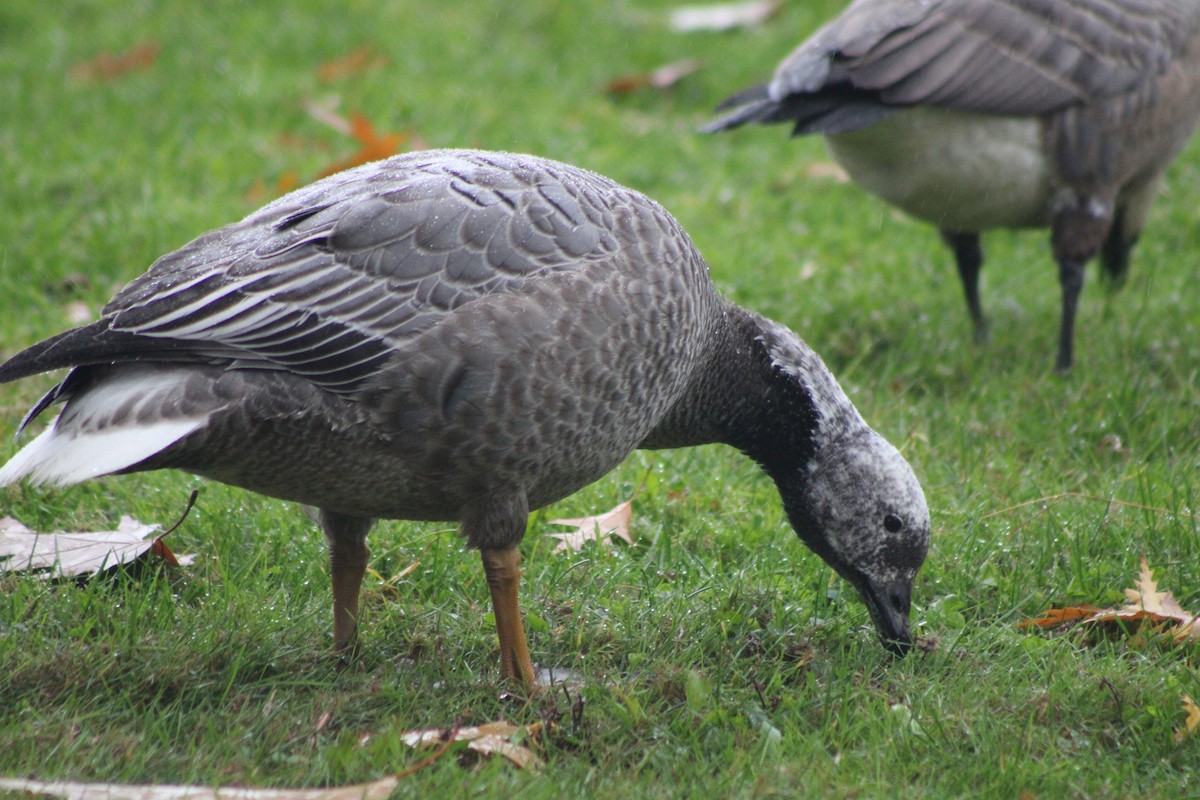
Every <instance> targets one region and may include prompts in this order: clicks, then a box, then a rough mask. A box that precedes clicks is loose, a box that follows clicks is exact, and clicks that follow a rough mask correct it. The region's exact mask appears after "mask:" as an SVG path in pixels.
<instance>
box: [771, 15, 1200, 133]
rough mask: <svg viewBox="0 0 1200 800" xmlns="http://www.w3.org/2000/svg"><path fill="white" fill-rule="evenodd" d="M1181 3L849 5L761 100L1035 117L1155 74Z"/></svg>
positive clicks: (1180, 44)
mask: <svg viewBox="0 0 1200 800" xmlns="http://www.w3.org/2000/svg"><path fill="white" fill-rule="evenodd" d="M1192 6H1194V2H1193V0H1182V1H1180V0H1123V1H1122V2H1116V1H1115V0H1088V1H1087V2H1064V0H932V1H931V0H858V1H857V2H855V3H853V4H852V5H851V6H850V7H849V8H848V9H847V10H846V11H845V12H844V13H843V14H842V15H841V16H839V17H838V18H837V19H835V20H833V21H832V22H830V23H829V24H828V25H826V26H825V27H824V28H822V29H821V30H819V31H818V32H817V33H816V34H814V35H813V36H812V38H810V39H809V40H808V41H806V42H805V43H804V44H803V45H801V46H800V47H799V48H798V49H797V50H795V51H794V52H793V53H792V54H791V55H789V56H788V57H787V58H786V59H785V60H784V61H783V62H782V63H781V64H780V66H779V68H778V69H777V71H776V73H775V76H774V79H773V80H772V82H771V83H770V84H769V86H768V87H767V92H768V93H769V96H770V99H771V100H773V101H775V102H777V103H782V102H784V100H785V98H787V97H788V96H790V95H809V94H814V93H820V92H823V91H841V92H859V93H865V94H867V95H868V97H871V98H873V99H875V100H876V101H877V102H881V103H883V104H885V105H889V106H894V105H900V106H903V105H917V104H922V105H937V106H945V107H950V108H957V109H962V110H969V111H980V112H986V113H995V114H1013V115H1039V114H1044V113H1048V112H1050V111H1054V110H1056V109H1059V108H1062V107H1064V106H1066V105H1069V104H1072V103H1079V102H1089V101H1094V100H1098V99H1102V98H1106V97H1111V96H1114V95H1118V94H1122V93H1125V92H1128V91H1131V90H1134V89H1137V88H1138V87H1139V85H1141V84H1143V83H1145V82H1147V81H1149V80H1151V79H1152V78H1153V76H1156V75H1158V74H1161V73H1162V72H1164V71H1165V70H1166V69H1167V68H1168V66H1169V65H1170V62H1171V59H1172V58H1173V57H1175V56H1178V55H1179V54H1181V53H1182V51H1183V49H1184V47H1185V46H1186V42H1187V40H1188V38H1189V31H1190V30H1192V29H1194V28H1195V27H1196V19H1197V12H1196V10H1195V8H1193V7H1192Z"/></svg>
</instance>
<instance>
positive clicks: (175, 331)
mask: <svg viewBox="0 0 1200 800" xmlns="http://www.w3.org/2000/svg"><path fill="white" fill-rule="evenodd" d="M497 158H499V159H501V160H502V159H503V158H504V157H502V156H495V155H493V156H491V157H485V156H484V155H482V154H471V153H462V152H457V151H442V152H440V153H438V152H435V153H429V154H410V155H407V156H399V157H396V158H393V159H389V160H387V161H383V162H377V163H376V164H371V165H367V166H365V167H361V168H358V169H356V170H351V171H350V172H347V173H342V174H341V175H337V176H333V177H331V178H329V179H326V180H325V181H321V182H318V183H317V184H314V185H313V186H310V187H307V188H306V189H302V190H299V191H298V192H295V193H293V194H292V195H288V196H286V197H284V198H281V199H280V200H278V201H276V202H275V203H273V204H271V205H269V206H267V207H265V208H263V209H261V210H259V211H258V212H255V213H254V214H252V215H251V216H249V217H247V218H246V219H244V220H242V221H241V222H238V223H234V224H233V225H229V226H226V227H225V228H222V229H219V230H217V231H213V232H210V233H208V234H205V235H204V236H201V237H200V238H198V239H196V240H195V241H193V242H191V243H189V244H188V245H186V246H184V247H183V248H181V249H180V250H178V251H176V252H175V253H172V254H169V255H167V256H165V257H163V258H162V259H160V260H159V261H158V262H156V263H155V264H154V266H152V267H151V269H150V270H149V271H148V272H147V273H146V274H145V275H143V276H142V277H140V278H138V279H137V280H135V281H134V282H133V283H131V284H130V285H129V286H128V287H126V289H124V290H123V291H122V292H121V293H120V294H118V295H117V296H116V297H115V298H114V299H113V300H112V301H111V302H110V303H109V304H108V306H106V308H105V312H104V318H103V319H102V320H101V323H105V324H106V325H107V331H109V332H111V333H110V334H108V335H109V336H110V338H111V339H112V344H113V353H111V354H109V355H111V356H112V357H113V358H114V359H117V358H119V357H120V355H121V354H125V355H127V356H129V357H147V356H146V355H145V354H144V353H143V354H142V355H139V354H138V352H137V351H138V348H139V347H142V350H144V351H145V352H146V353H160V352H163V350H162V348H161V347H155V346H153V345H152V344H150V343H147V344H146V345H145V346H141V345H139V342H141V341H144V340H153V339H162V340H171V341H172V343H173V345H174V346H173V347H172V348H171V350H170V352H171V353H172V354H173V355H179V354H186V353H188V352H192V353H194V354H197V355H198V356H202V357H203V358H204V359H207V360H214V359H215V360H222V359H227V360H228V361H229V362H230V363H231V364H234V365H236V366H239V367H265V368H278V369H287V370H289V371H291V372H294V373H297V374H300V375H303V376H305V377H306V378H307V379H309V380H311V381H312V382H314V383H316V384H317V385H320V386H323V387H325V388H328V389H330V390H332V391H339V392H350V391H354V390H355V389H356V388H357V387H359V386H360V385H361V384H362V382H363V381H364V380H366V379H367V378H368V377H369V376H370V375H371V374H372V373H373V372H374V371H375V370H376V369H377V368H378V366H379V365H380V364H381V363H383V362H384V361H386V360H387V358H389V357H390V356H391V354H393V353H394V352H395V350H396V348H397V347H400V346H402V344H403V342H405V341H406V340H408V339H409V338H411V337H412V336H414V335H416V334H419V333H420V332H421V331H424V330H427V329H428V328H429V327H431V326H433V325H436V324H437V323H438V322H439V321H441V320H443V319H445V318H446V317H447V315H449V314H450V313H452V312H453V311H454V309H456V308H459V307H461V306H462V305H464V304H466V303H469V302H471V301H472V300H475V299H477V298H479V297H482V296H484V295H486V294H490V293H493V292H507V291H515V290H517V289H519V287H520V286H521V285H522V284H523V283H524V282H525V281H527V280H529V279H530V278H532V277H534V276H538V275H542V274H545V273H546V272H550V271H556V270H564V269H574V268H577V267H578V266H579V265H580V264H581V263H582V262H584V261H587V260H589V259H591V260H594V259H598V258H605V257H607V256H608V255H609V254H610V253H611V251H612V249H613V247H612V234H611V232H610V231H607V230H605V229H604V227H603V223H604V222H605V221H606V220H609V219H611V209H608V208H606V207H598V206H597V205H596V204H598V203H599V204H603V203H605V202H607V201H606V199H605V198H608V197H609V195H610V193H611V191H612V190H613V189H616V188H617V187H616V185H615V184H609V183H607V182H604V181H603V179H600V178H599V177H598V176H592V175H591V174H590V173H583V172H580V173H579V174H578V175H576V176H573V177H575V178H578V177H579V176H580V175H582V176H585V177H586V178H587V181H585V183H586V182H588V181H590V182H592V183H599V184H601V185H598V186H596V187H593V189H594V191H591V192H590V193H589V194H587V196H586V197H585V196H584V195H583V194H581V193H580V192H578V191H576V190H575V189H574V187H572V188H567V187H564V186H563V185H562V184H561V183H560V182H559V180H558V179H557V178H556V177H555V175H554V174H553V173H550V172H547V171H546V169H545V164H544V163H543V162H540V161H539V160H537V159H532V158H528V157H508V158H510V159H520V162H521V163H520V166H521V167H523V169H513V168H512V167H513V165H512V164H508V163H493V161H492V160H489V159H497ZM98 324H100V323H98ZM118 334H119V335H118ZM129 334H135V335H134V336H129ZM97 336H99V338H100V339H101V340H103V339H104V336H105V334H104V333H103V332H101V333H100V334H97V331H96V328H95V327H93V328H90V329H89V344H88V348H87V349H88V353H89V358H91V359H93V360H95V359H96V358H98V357H99V356H97V353H98V352H99V353H101V354H103V342H101V344H100V345H97V344H96V343H95V342H96V339H97ZM68 349H69V348H68ZM181 357H182V356H181ZM56 358H57V359H58V360H59V361H62V360H63V359H64V358H65V356H64V355H63V352H62V349H61V348H60V350H59V352H57V353H56Z"/></svg>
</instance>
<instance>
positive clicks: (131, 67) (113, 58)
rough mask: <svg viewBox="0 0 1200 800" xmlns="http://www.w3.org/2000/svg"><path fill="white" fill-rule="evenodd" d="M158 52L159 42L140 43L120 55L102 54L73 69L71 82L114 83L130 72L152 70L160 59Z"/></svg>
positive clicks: (76, 65)
mask: <svg viewBox="0 0 1200 800" xmlns="http://www.w3.org/2000/svg"><path fill="white" fill-rule="evenodd" d="M158 50H159V46H158V43H157V42H139V43H138V44H135V45H134V46H133V47H130V48H129V49H128V50H126V51H125V52H124V53H121V54H119V55H113V54H112V53H106V52H100V53H98V54H97V55H95V56H93V57H92V58H89V59H88V60H86V61H80V62H79V63H77V64H75V65H74V66H73V67H71V80H73V81H79V82H91V81H113V80H116V79H117V78H119V77H121V76H122V75H125V74H127V73H130V72H139V71H141V70H147V69H150V67H152V66H154V60H155V59H156V58H158Z"/></svg>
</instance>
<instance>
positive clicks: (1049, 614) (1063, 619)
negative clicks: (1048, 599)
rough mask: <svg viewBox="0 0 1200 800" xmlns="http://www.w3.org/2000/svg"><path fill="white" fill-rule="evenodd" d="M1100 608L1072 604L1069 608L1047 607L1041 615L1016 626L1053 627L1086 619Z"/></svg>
mask: <svg viewBox="0 0 1200 800" xmlns="http://www.w3.org/2000/svg"><path fill="white" fill-rule="evenodd" d="M1099 610H1100V608H1099V607H1097V606H1072V607H1070V608H1048V609H1046V610H1045V611H1043V612H1042V616H1040V617H1037V618H1035V619H1027V620H1025V621H1024V622H1022V623H1020V624H1019V625H1018V626H1017V627H1020V628H1028V627H1030V626H1037V627H1039V628H1054V627H1057V626H1059V625H1065V624H1066V623H1068V622H1078V621H1079V620H1084V619H1087V618H1088V617H1091V616H1093V615H1095V613H1096V612H1097V611H1099Z"/></svg>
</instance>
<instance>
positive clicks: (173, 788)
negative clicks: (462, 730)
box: [0, 775, 402, 800]
mask: <svg viewBox="0 0 1200 800" xmlns="http://www.w3.org/2000/svg"><path fill="white" fill-rule="evenodd" d="M401 777H402V776H400V775H388V776H387V777H385V778H380V779H379V780H376V781H371V782H370V783H358V784H354V785H353V786H332V787H328V788H323V789H248V788H243V787H240V786H223V787H220V788H216V789H214V788H212V787H211V786H182V785H177V784H167V785H162V786H155V785H147V784H121V783H75V782H73V781H39V780H27V779H25V778H0V790H5V791H11V792H24V793H26V794H35V795H44V796H46V797H62V798H66V800H386V798H387V797H388V796H389V795H390V794H391V793H392V792H393V791H395V789H396V787H397V786H398V785H399V783H400V778H401Z"/></svg>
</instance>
